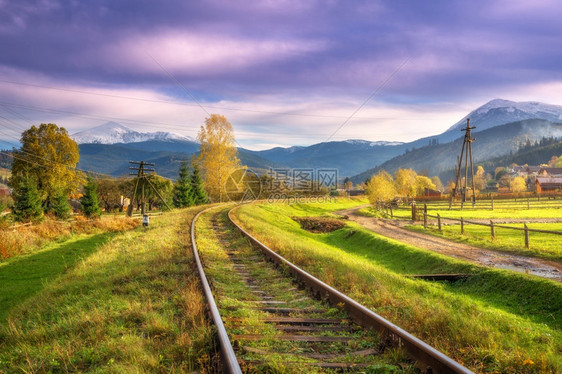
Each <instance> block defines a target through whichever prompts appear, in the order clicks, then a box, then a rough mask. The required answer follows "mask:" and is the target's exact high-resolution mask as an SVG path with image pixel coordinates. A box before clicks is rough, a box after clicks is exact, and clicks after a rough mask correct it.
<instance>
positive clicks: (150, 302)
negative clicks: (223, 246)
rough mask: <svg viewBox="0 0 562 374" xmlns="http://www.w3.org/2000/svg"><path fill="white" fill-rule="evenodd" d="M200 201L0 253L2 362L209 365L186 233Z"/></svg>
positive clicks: (0, 366)
mask: <svg viewBox="0 0 562 374" xmlns="http://www.w3.org/2000/svg"><path fill="white" fill-rule="evenodd" d="M199 209H201V208H190V209H184V210H180V211H174V212H171V213H168V214H166V215H163V216H160V217H158V218H155V219H153V220H152V221H151V223H150V226H149V227H148V228H144V227H136V228H134V229H129V230H126V231H120V232H115V233H99V232H98V233H94V234H81V235H75V236H72V237H71V238H70V239H64V238H63V239H61V238H59V240H54V239H53V240H52V241H51V242H50V243H49V244H47V245H44V242H43V245H38V246H36V247H34V248H33V249H31V250H29V251H26V253H25V254H17V255H14V256H13V257H11V258H9V259H6V260H4V261H2V263H0V278H1V279H2V287H3V290H4V289H6V288H5V286H7V289H8V290H9V293H4V292H3V296H2V297H3V300H2V301H3V304H4V302H6V305H8V306H7V307H3V310H2V318H1V319H0V372H2V373H21V372H45V373H47V372H49V373H51V372H52V373H54V372H115V373H117V372H118V373H122V372H194V371H199V372H206V371H207V370H210V368H212V365H213V364H212V362H211V359H212V355H213V352H215V348H214V346H213V341H212V327H211V326H210V325H209V324H208V322H207V319H206V316H205V301H204V299H203V296H202V292H201V290H200V288H199V280H198V278H197V275H196V273H195V272H194V266H193V261H192V256H191V248H190V240H189V224H190V221H191V219H192V218H193V216H194V215H195V213H196V212H197V211H198V210H199ZM135 226H136V225H135ZM42 240H45V239H44V238H43V239H42Z"/></svg>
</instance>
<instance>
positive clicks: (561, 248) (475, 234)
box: [406, 223, 562, 261]
mask: <svg viewBox="0 0 562 374" xmlns="http://www.w3.org/2000/svg"><path fill="white" fill-rule="evenodd" d="M502 226H510V227H519V228H523V224H502ZM527 227H528V228H530V229H536V230H548V231H558V232H562V223H529V224H527ZM406 228H407V229H410V230H414V231H418V232H422V233H426V234H431V235H435V236H438V237H443V238H446V239H449V240H454V241H456V242H460V243H465V244H470V245H474V246H478V247H483V248H490V249H494V250H499V251H507V252H511V253H516V254H520V255H524V256H530V257H541V258H545V259H549V260H555V261H562V235H555V234H545V233H536V232H530V233H529V249H527V248H525V236H524V232H523V231H521V230H511V229H506V228H501V227H495V229H494V231H495V239H492V236H491V229H490V227H486V226H479V225H467V224H465V225H464V232H465V233H464V235H461V227H460V225H443V226H442V232H439V230H438V229H437V226H435V225H428V229H427V230H426V229H424V228H423V226H422V225H409V226H406Z"/></svg>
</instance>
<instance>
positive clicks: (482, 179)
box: [474, 165, 486, 190]
mask: <svg viewBox="0 0 562 374" xmlns="http://www.w3.org/2000/svg"><path fill="white" fill-rule="evenodd" d="M484 187H486V171H485V170H484V168H483V167H482V166H481V165H478V168H477V169H476V173H475V174H474V188H476V189H477V190H483V189H484Z"/></svg>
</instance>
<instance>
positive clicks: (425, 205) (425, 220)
mask: <svg viewBox="0 0 562 374" xmlns="http://www.w3.org/2000/svg"><path fill="white" fill-rule="evenodd" d="M423 228H424V229H427V204H423Z"/></svg>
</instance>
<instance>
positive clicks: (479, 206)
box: [371, 198, 562, 220]
mask: <svg viewBox="0 0 562 374" xmlns="http://www.w3.org/2000/svg"><path fill="white" fill-rule="evenodd" d="M424 204H426V205H427V213H428V214H429V215H433V216H435V215H437V214H439V215H441V216H442V217H449V218H456V219H460V218H461V217H463V218H465V219H487V220H489V219H536V218H561V219H562V200H560V199H557V200H549V199H545V198H543V199H541V200H537V198H533V199H529V202H527V199H517V200H513V199H510V200H502V199H498V200H494V209H492V205H491V200H489V199H486V200H477V202H476V205H475V206H474V208H473V207H472V204H470V203H468V204H465V206H464V208H462V209H461V207H460V205H459V203H458V202H456V204H454V205H453V207H452V208H451V209H449V203H448V202H447V201H429V202H427V203H424V202H418V203H417V207H418V208H419V209H423V207H424ZM371 209H372V210H374V208H371ZM388 212H389V213H390V211H388ZM393 214H394V216H395V218H403V219H411V218H412V213H411V207H410V206H403V205H402V206H399V207H397V208H396V207H395V208H394V209H393Z"/></svg>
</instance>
